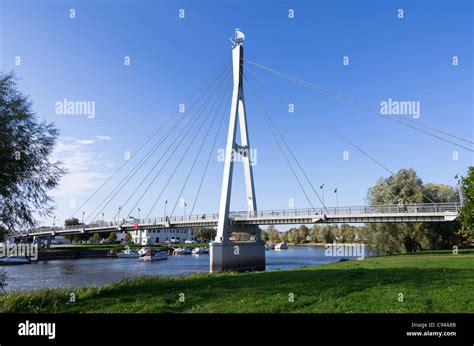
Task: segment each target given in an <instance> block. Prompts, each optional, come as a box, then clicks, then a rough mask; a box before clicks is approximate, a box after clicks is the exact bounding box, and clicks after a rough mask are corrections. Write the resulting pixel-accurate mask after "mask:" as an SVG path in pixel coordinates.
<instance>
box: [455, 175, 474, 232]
mask: <svg viewBox="0 0 474 346" xmlns="http://www.w3.org/2000/svg"><path fill="white" fill-rule="evenodd" d="M461 191H462V194H463V197H464V204H463V206H462V208H461V212H460V215H459V219H460V221H461V225H462V228H463V230H465V231H466V232H467V233H469V235H470V237H471V238H474V167H473V166H471V167H469V168H468V171H467V176H466V177H463V178H462V182H461Z"/></svg>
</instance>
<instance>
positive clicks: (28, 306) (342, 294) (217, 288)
mask: <svg viewBox="0 0 474 346" xmlns="http://www.w3.org/2000/svg"><path fill="white" fill-rule="evenodd" d="M71 293H74V294H75V295H76V297H75V298H76V301H75V302H74V303H68V301H69V297H70V294H71ZM183 294H184V296H183ZM399 294H403V301H399V297H400V295H399ZM180 295H181V296H180ZM292 295H294V301H290V300H291V299H290V298H291V297H292ZM180 297H181V298H182V297H184V301H181V300H182V299H181V300H180ZM0 311H1V312H71V313H72V312H145V313H159V312H194V313H209V312H216V313H227V312H240V313H249V312H257V313H258V312H274V313H287V312H291V313H306V312H337V313H357V312H383V313H385V312H387V313H388V312H398V313H403V312H412V313H417V312H427V313H431V312H433V313H434V312H470V313H472V312H474V249H470V250H461V251H460V252H459V254H458V255H453V254H452V253H451V252H450V251H430V252H426V253H418V254H412V255H399V256H381V257H372V258H367V259H365V260H361V261H358V260H350V261H345V262H338V263H333V264H326V265H319V266H311V267H304V268H299V269H294V270H285V271H274V272H259V273H243V274H236V273H226V274H195V275H190V276H185V277H141V278H138V279H134V280H122V281H119V282H116V283H113V284H110V285H107V286H104V287H102V288H99V287H95V286H87V287H84V288H79V289H47V290H39V291H32V292H26V293H8V294H3V295H1V296H0Z"/></svg>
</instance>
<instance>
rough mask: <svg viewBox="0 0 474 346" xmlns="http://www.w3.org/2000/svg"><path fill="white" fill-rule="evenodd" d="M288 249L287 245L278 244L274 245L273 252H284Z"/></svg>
mask: <svg viewBox="0 0 474 346" xmlns="http://www.w3.org/2000/svg"><path fill="white" fill-rule="evenodd" d="M286 249H288V244H287V243H278V244H276V245H275V250H286Z"/></svg>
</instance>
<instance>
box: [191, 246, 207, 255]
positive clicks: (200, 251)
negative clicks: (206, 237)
mask: <svg viewBox="0 0 474 346" xmlns="http://www.w3.org/2000/svg"><path fill="white" fill-rule="evenodd" d="M207 252H209V250H208V251H207ZM207 252H206V249H204V248H203V247H195V248H194V249H193V251H192V254H193V255H202V254H205V253H207Z"/></svg>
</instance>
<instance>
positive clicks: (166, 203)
mask: <svg viewBox="0 0 474 346" xmlns="http://www.w3.org/2000/svg"><path fill="white" fill-rule="evenodd" d="M167 205H168V200H166V201H165V215H164V217H165V219H166V206H167Z"/></svg>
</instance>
